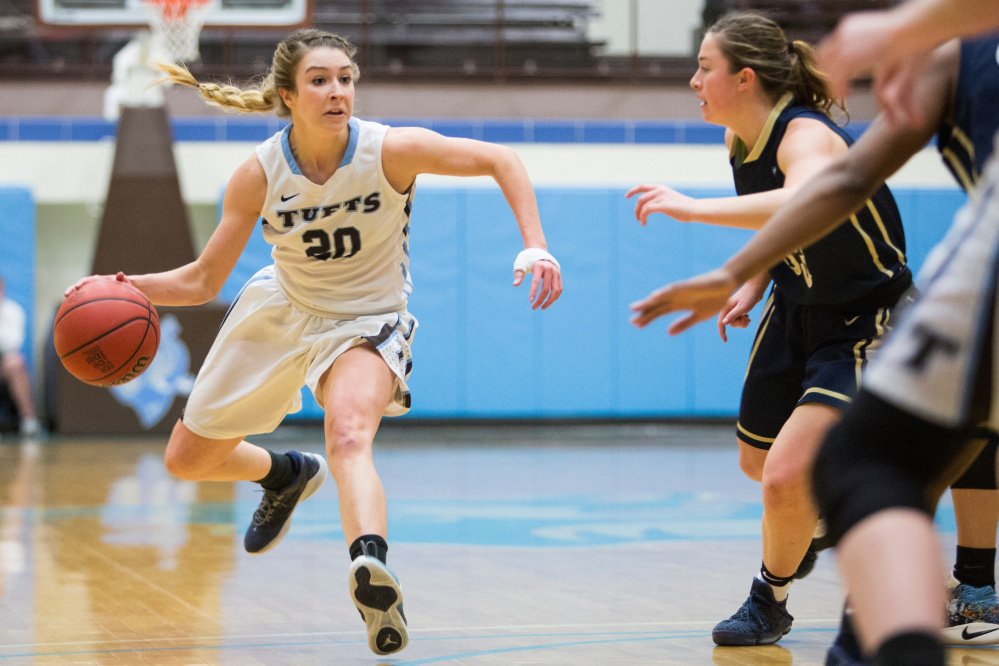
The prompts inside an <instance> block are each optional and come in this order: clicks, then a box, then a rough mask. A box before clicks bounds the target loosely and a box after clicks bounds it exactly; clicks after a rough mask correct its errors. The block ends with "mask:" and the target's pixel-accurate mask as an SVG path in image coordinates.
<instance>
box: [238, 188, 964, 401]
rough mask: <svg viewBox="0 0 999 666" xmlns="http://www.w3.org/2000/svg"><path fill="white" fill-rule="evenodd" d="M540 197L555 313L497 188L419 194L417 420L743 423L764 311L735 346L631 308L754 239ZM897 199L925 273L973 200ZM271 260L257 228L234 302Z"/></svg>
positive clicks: (937, 194)
mask: <svg viewBox="0 0 999 666" xmlns="http://www.w3.org/2000/svg"><path fill="white" fill-rule="evenodd" d="M683 191H684V192H685V193H686V194H690V195H692V196H696V197H711V196H730V195H732V194H734V192H733V191H732V189H731V188H719V189H711V188H684V190H683ZM537 195H538V205H539V209H540V212H541V219H542V222H543V224H544V227H545V233H546V236H547V239H548V244H549V247H550V248H551V250H552V252H553V254H555V256H556V257H557V258H558V259H559V261H560V262H561V264H562V269H563V277H564V280H565V285H566V291H565V293H564V294H563V296H562V298H561V299H560V300H559V302H558V303H556V304H555V305H554V306H553V307H552V308H550V309H549V310H547V311H545V312H541V311H540V310H539V311H534V312H532V311H531V309H530V307H529V304H528V301H527V291H528V285H526V284H525V285H522V286H521V287H519V288H517V289H514V288H513V287H512V286H511V283H512V280H513V272H512V264H513V259H514V257H515V256H516V253H517V252H518V251H519V250H520V248H521V247H522V242H521V240H520V234H519V232H518V230H517V226H516V223H515V221H514V219H513V215H512V214H511V213H510V210H509V208H508V207H507V205H506V202H505V200H504V199H503V196H502V194H501V193H500V191H499V190H498V189H497V188H468V189H464V188H461V189H450V188H431V187H427V188H418V189H417V193H416V197H415V200H414V206H413V219H412V225H411V242H410V248H411V250H412V256H411V265H410V268H411V273H412V276H413V282H414V291H413V295H412V297H411V298H410V303H409V307H410V311H411V312H412V313H413V314H414V315H415V316H416V317H417V318H418V319H419V321H420V327H419V330H418V331H417V333H416V340H415V343H414V346H413V347H414V349H413V352H414V353H413V357H414V360H413V374H412V377H411V381H410V388H411V389H412V393H413V409H412V411H411V412H410V415H411V417H415V418H464V417H468V418H517V417H532V418H539V417H540V418H545V417H648V416H695V417H699V416H733V415H734V414H735V413H736V412H737V410H738V405H739V395H740V391H741V387H742V380H743V376H744V374H745V366H746V361H747V359H748V358H749V349H750V346H751V342H752V338H753V333H754V330H755V324H756V321H757V319H758V316H759V310H760V307H759V306H758V307H757V309H756V311H754V312H753V313H752V314H751V316H752V319H753V325H752V326H751V327H750V328H749V329H746V330H730V331H729V342H728V343H727V344H724V343H722V342H721V340H720V339H719V337H718V332H717V328H716V326H715V324H714V322H713V321H709V322H705V323H703V324H700V325H698V326H696V327H694V328H693V329H691V330H690V331H688V332H687V333H684V334H683V335H680V336H678V337H670V336H668V335H666V332H665V329H666V322H664V321H658V322H656V323H654V324H652V325H651V326H649V327H648V328H646V329H644V330H638V329H636V328H635V327H634V326H632V325H631V324H630V322H629V318H630V310H629V305H630V303H632V302H634V301H636V300H638V299H640V298H642V297H644V296H645V295H647V294H648V293H649V292H650V291H652V290H653V289H655V288H657V287H659V286H662V285H663V284H666V283H667V282H671V281H673V280H678V279H682V278H686V277H690V276H692V275H695V274H698V273H702V272H704V271H707V270H710V269H712V268H715V267H717V266H718V265H720V264H721V263H722V262H723V261H724V260H725V259H726V258H727V257H729V256H730V255H731V254H732V253H734V252H735V251H736V250H738V248H739V247H741V246H742V245H743V244H744V243H745V242H747V241H748V240H749V238H750V237H751V232H748V231H744V230H738V229H723V228H716V227H708V226H705V225H699V224H680V223H677V222H674V221H672V220H669V219H667V218H665V217H663V216H655V217H653V219H652V220H650V223H649V224H648V225H647V226H645V227H642V226H641V225H639V223H638V222H636V221H635V218H634V202H633V201H631V200H626V199H625V198H624V191H623V190H618V189H595V188H539V189H538V190H537ZM895 195H896V199H897V200H898V203H899V208H900V209H901V212H902V218H903V220H905V224H906V233H907V236H908V253H909V258H910V263H911V264H912V266H913V268H914V269H918V267H919V266H920V265H921V263H922V261H923V260H924V259H925V257H926V254H927V252H928V251H929V249H930V248H931V247H932V246H933V245H934V244H935V243H936V242H937V241H938V240H939V239H940V238H941V237H942V235H943V233H944V231H945V230H946V228H947V227H948V226H949V224H950V221H951V219H952V218H953V215H954V213H955V211H956V210H957V209H958V208H959V207H960V206H961V205H962V204H963V202H964V195H963V194H962V193H961V192H958V191H955V190H950V189H939V190H930V189H896V190H895ZM269 262H270V246H268V245H267V244H266V243H264V242H263V238H262V235H261V234H260V232H259V231H258V232H255V233H254V236H253V238H252V239H251V241H250V244H249V245H248V247H247V250H246V251H245V252H244V254H243V256H242V257H241V258H240V261H239V263H238V264H237V267H236V270H235V271H234V272H233V275H232V276H231V277H230V280H229V282H227V283H226V286H225V287H224V288H223V291H222V298H223V299H225V300H231V299H232V298H233V297H234V296H235V295H236V293H238V291H239V288H240V286H241V285H242V283H243V282H244V281H245V280H246V279H247V278H248V277H249V276H250V275H252V274H253V272H255V271H256V270H257V269H258V268H259V267H261V266H263V265H266V264H267V263H269ZM306 393H307V391H306ZM304 402H305V407H304V408H303V410H302V411H301V412H300V413H299V414H297V415H295V416H293V417H290V418H291V419H292V420H294V419H311V418H321V416H322V412H321V410H319V408H318V406H317V405H316V404H315V401H314V400H313V399H312V398H311V396H309V395H306V396H305V401H304Z"/></svg>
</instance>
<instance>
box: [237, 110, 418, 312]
mask: <svg viewBox="0 0 999 666" xmlns="http://www.w3.org/2000/svg"><path fill="white" fill-rule="evenodd" d="M348 126H349V130H350V139H349V142H348V145H347V151H346V153H344V156H343V160H342V161H341V162H340V166H339V168H337V170H336V173H334V174H333V176H332V177H331V178H330V179H329V180H328V181H327V182H326V183H323V184H322V185H319V184H316V183H313V182H312V181H311V180H309V179H308V178H306V177H305V176H304V175H303V174H302V171H301V169H300V168H299V166H298V164H297V162H296V161H295V157H294V155H292V152H291V146H290V144H289V143H288V135H289V132H290V129H291V128H290V126H289V127H287V128H285V129H284V130H282V131H281V132H278V133H277V134H275V135H274V136H272V137H271V138H270V139H268V140H267V141H265V142H264V143H262V144H260V145H259V146H257V158H258V159H259V160H260V164H261V165H262V166H263V168H264V172H265V173H266V174H267V199H266V200H265V201H264V207H263V209H262V210H261V213H260V214H261V217H262V221H263V229H264V240H266V241H267V242H268V243H270V244H271V245H273V246H274V249H273V250H272V251H271V257H272V258H273V259H274V273H275V277H276V279H277V283H278V285H279V286H280V288H281V290H282V291H283V292H284V293H285V294H286V295H287V297H288V299H289V300H290V301H291V302H292V303H294V304H295V305H296V306H298V307H300V308H302V309H303V310H306V311H308V312H312V313H314V314H319V315H323V316H333V317H338V318H349V317H357V316H362V315H373V314H382V313H388V312H402V311H404V310H405V309H406V301H407V299H408V297H409V294H410V292H411V291H412V282H411V281H410V277H409V214H410V209H411V201H412V191H410V193H409V194H408V195H406V194H399V193H398V192H396V191H395V190H394V189H393V188H392V186H391V185H390V184H389V183H388V181H387V180H386V179H385V173H384V172H383V171H382V142H383V141H384V139H385V133H386V132H387V131H388V129H389V128H388V127H387V126H385V125H380V124H378V123H373V122H368V121H365V120H360V119H358V118H351V119H350V121H349V123H348Z"/></svg>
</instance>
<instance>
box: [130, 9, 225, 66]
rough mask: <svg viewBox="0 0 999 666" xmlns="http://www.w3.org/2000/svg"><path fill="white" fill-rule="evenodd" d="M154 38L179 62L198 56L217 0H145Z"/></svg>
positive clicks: (155, 42)
mask: <svg viewBox="0 0 999 666" xmlns="http://www.w3.org/2000/svg"><path fill="white" fill-rule="evenodd" d="M143 4H144V5H145V7H146V10H147V12H148V14H149V27H150V29H151V31H152V37H153V42H154V44H155V45H156V47H158V48H159V49H161V50H162V51H163V53H164V55H165V56H166V57H167V58H169V59H170V60H171V61H173V62H175V63H182V62H187V61H189V60H198V59H199V58H200V57H201V54H200V53H199V52H198V37H199V36H200V35H201V28H202V26H204V25H205V19H206V18H208V14H209V12H211V10H212V8H213V7H214V6H215V2H213V0H143Z"/></svg>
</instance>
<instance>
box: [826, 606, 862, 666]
mask: <svg viewBox="0 0 999 666" xmlns="http://www.w3.org/2000/svg"><path fill="white" fill-rule="evenodd" d="M851 615H853V611H851V610H850V608H849V606H848V605H847V604H844V605H843V615H842V617H841V618H840V621H839V633H838V634H836V640H835V641H833V644H832V645H831V646H830V647H829V651H828V652H827V653H826V664H825V666H862V665H863V663H864V657H863V654H861V651H860V643H858V642H857V635H856V634H855V633H853V622H852V621H851V620H850V616H851Z"/></svg>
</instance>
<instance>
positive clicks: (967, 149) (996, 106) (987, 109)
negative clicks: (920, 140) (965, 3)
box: [937, 33, 999, 192]
mask: <svg viewBox="0 0 999 666" xmlns="http://www.w3.org/2000/svg"><path fill="white" fill-rule="evenodd" d="M997 110H999V33H994V34H991V35H986V36H985V37H979V38H978V39H969V40H965V41H963V42H962V43H961V47H960V66H959V73H958V76H957V82H956V85H955V90H954V95H953V108H952V109H951V110H950V112H949V113H948V114H947V117H945V118H944V119H943V122H942V123H940V128H939V130H938V132H937V148H938V149H939V150H940V154H941V155H943V158H944V162H945V163H946V164H947V167H948V168H949V169H950V170H951V173H953V174H954V177H955V178H956V179H957V182H958V183H959V184H960V185H961V187H962V188H963V189H964V191H965V192H970V191H971V189H972V188H973V187H974V186H975V185H976V184H977V183H978V180H979V178H980V176H981V173H982V172H983V171H984V170H985V163H986V162H987V161H988V159H989V157H990V156H991V155H992V147H993V141H994V139H995V135H996V132H999V111H997Z"/></svg>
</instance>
